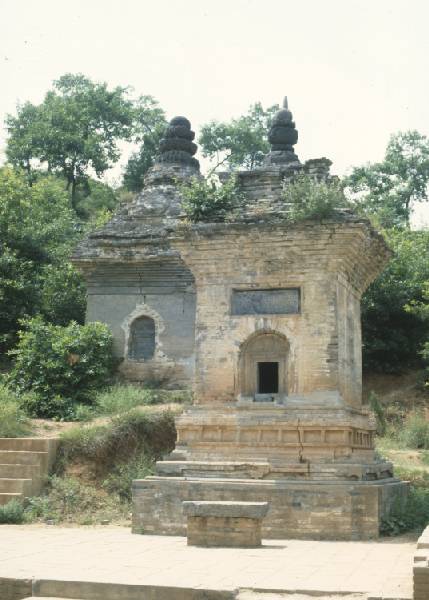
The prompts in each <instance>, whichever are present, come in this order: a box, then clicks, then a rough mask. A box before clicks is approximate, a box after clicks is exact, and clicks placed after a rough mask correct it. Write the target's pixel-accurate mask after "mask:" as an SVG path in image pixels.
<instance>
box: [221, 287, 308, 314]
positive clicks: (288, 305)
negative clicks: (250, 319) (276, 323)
mask: <svg viewBox="0 0 429 600" xmlns="http://www.w3.org/2000/svg"><path fill="white" fill-rule="evenodd" d="M299 304H300V294H299V288H284V289H271V290H233V292H232V305H231V312H232V314H233V315H267V314H268V315H290V314H296V313H299V308H300V307H299Z"/></svg>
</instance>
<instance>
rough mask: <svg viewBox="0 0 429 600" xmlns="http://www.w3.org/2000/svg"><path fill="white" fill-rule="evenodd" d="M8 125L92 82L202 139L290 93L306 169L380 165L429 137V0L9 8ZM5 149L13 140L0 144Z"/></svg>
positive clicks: (61, 1)
mask: <svg viewBox="0 0 429 600" xmlns="http://www.w3.org/2000/svg"><path fill="white" fill-rule="evenodd" d="M0 7H1V12H0V14H1V24H0V27H1V32H0V121H1V122H3V120H4V116H5V114H6V113H8V112H14V109H15V106H16V103H17V102H24V101H26V100H30V101H31V102H34V103H37V102H40V101H41V100H42V98H43V96H44V94H45V92H46V90H47V89H48V88H49V87H50V86H51V82H52V81H53V80H54V79H56V78H58V77H59V76H60V75H62V74H64V73H66V72H73V73H77V72H81V73H84V74H85V75H87V76H88V77H90V78H92V79H95V80H99V81H107V82H109V84H111V85H112V86H114V85H123V86H129V85H130V86H132V87H134V88H135V91H136V93H137V94H151V95H153V96H154V97H155V98H157V99H158V101H159V102H160V104H161V106H162V107H163V108H164V109H165V110H166V112H167V115H168V117H173V116H174V115H176V114H183V115H185V116H187V117H188V118H189V119H190V120H191V122H192V124H193V127H194V128H196V129H197V130H198V127H199V126H200V125H201V124H202V123H204V122H207V121H208V120H211V119H229V118H231V117H234V116H238V115H240V114H242V113H243V112H245V111H246V110H247V108H248V106H249V105H250V104H251V103H253V102H255V101H258V100H260V101H261V102H262V103H263V104H264V105H265V106H268V105H271V104H274V103H276V102H281V101H282V98H283V96H284V95H287V96H288V98H289V106H290V108H291V110H292V112H293V114H294V118H295V121H296V124H297V128H298V131H299V142H298V144H297V146H296V151H297V153H298V155H299V157H300V158H301V159H302V160H307V159H309V158H315V157H320V156H328V157H329V158H331V160H333V162H334V166H333V171H334V172H336V173H338V174H342V173H344V172H346V171H347V169H348V168H350V166H352V165H358V164H361V163H364V162H367V161H377V160H380V159H381V158H382V156H383V152H384V149H385V147H386V144H387V141H388V139H389V136H390V135H391V134H392V133H394V132H397V131H400V130H407V129H417V130H419V131H420V132H421V133H424V134H426V135H429V118H428V115H429V110H428V98H429V35H428V27H429V2H428V0H407V1H405V0H404V1H399V0H324V1H323V2H322V1H320V0H293V1H292V0H182V1H179V0H177V1H176V0H115V1H112V0H73V1H72V2H70V0H67V1H66V0H37V1H36V0H0ZM0 135H1V139H0V150H1V149H4V144H5V133H4V130H2V131H1V133H0Z"/></svg>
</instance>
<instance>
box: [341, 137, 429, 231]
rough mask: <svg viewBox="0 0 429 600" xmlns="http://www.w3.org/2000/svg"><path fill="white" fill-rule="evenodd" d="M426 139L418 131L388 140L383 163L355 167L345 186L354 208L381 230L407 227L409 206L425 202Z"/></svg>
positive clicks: (428, 141)
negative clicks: (373, 221) (356, 206)
mask: <svg viewBox="0 0 429 600" xmlns="http://www.w3.org/2000/svg"><path fill="white" fill-rule="evenodd" d="M428 183H429V139H428V138H427V137H426V136H425V135H422V134H420V133H419V132H418V131H406V132H402V133H397V134H395V135H393V136H392V137H391V138H390V141H389V143H388V145H387V148H386V153H385V156H384V159H383V160H382V161H381V162H379V163H369V164H367V165H364V166H361V167H355V168H354V169H353V170H352V172H351V174H350V175H349V177H347V178H346V180H345V184H346V186H347V187H348V190H349V192H350V193H351V194H352V195H353V196H354V198H355V201H356V202H357V204H358V207H359V208H360V209H361V210H362V211H363V212H365V213H366V214H369V215H373V216H375V217H376V218H377V221H378V223H379V224H380V225H381V226H382V227H385V228H391V227H397V226H404V225H405V226H407V225H409V222H410V216H411V211H412V203H413V202H423V201H427V199H428V196H427V190H428Z"/></svg>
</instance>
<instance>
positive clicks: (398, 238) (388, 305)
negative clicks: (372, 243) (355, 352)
mask: <svg viewBox="0 0 429 600" xmlns="http://www.w3.org/2000/svg"><path fill="white" fill-rule="evenodd" d="M384 235H385V238H386V241H387V243H388V245H389V246H390V247H391V248H392V250H393V257H392V258H391V260H390V262H389V264H388V265H387V267H386V268H385V270H384V271H383V273H381V275H380V276H379V277H378V278H377V279H376V280H375V281H374V282H373V283H372V284H371V285H370V287H369V288H368V290H367V291H366V293H365V294H364V296H363V298H362V333H363V364H364V367H365V368H366V369H367V370H371V371H381V372H385V373H394V372H400V371H402V370H403V369H407V368H409V367H416V366H418V365H419V363H420V362H421V359H420V355H419V352H420V350H421V347H422V344H424V343H425V341H426V340H427V339H428V337H429V321H427V320H426V319H425V318H424V317H423V316H422V315H421V314H419V312H418V311H411V310H408V309H407V308H406V307H407V306H408V305H415V304H416V303H418V304H420V303H421V302H424V298H425V287H426V282H427V281H428V280H429V231H410V230H407V229H405V230H404V229H391V230H387V231H385V232H384Z"/></svg>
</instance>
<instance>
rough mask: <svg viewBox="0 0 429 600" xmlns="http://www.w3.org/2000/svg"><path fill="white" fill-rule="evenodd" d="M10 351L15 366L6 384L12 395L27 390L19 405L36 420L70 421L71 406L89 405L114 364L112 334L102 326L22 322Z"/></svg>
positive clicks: (102, 385)
mask: <svg viewBox="0 0 429 600" xmlns="http://www.w3.org/2000/svg"><path fill="white" fill-rule="evenodd" d="M24 326H25V329H24V330H23V331H20V332H19V343H18V346H17V348H16V350H13V351H11V354H12V355H13V356H15V363H14V366H13V369H12V371H11V374H10V377H9V381H10V383H11V385H12V386H13V387H14V388H15V389H16V390H17V391H18V393H22V392H27V391H31V392H34V395H33V396H32V397H31V398H28V399H27V400H26V401H25V402H24V404H23V406H24V407H25V408H26V409H27V410H28V412H29V414H31V415H32V416H37V417H53V418H72V417H73V416H74V409H75V404H76V403H82V404H91V403H92V402H93V401H94V396H95V392H96V391H97V390H98V389H100V388H102V387H104V386H105V385H106V384H108V382H109V380H110V378H111V375H112V370H113V367H114V360H113V354H112V335H111V333H110V331H109V329H108V327H107V326H106V325H103V324H102V323H90V324H88V325H78V324H77V323H74V322H72V323H70V324H69V325H67V326H66V327H61V326H59V325H51V324H47V323H44V322H43V320H42V319H41V318H39V317H37V318H34V319H31V320H28V321H26V322H25V323H24Z"/></svg>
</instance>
